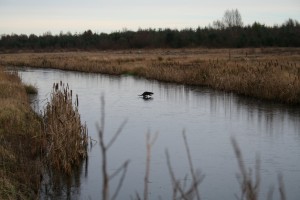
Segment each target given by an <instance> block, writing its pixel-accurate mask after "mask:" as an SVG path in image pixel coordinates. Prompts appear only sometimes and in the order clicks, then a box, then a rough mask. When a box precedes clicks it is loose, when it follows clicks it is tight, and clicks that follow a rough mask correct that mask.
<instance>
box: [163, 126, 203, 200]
mask: <svg viewBox="0 0 300 200" xmlns="http://www.w3.org/2000/svg"><path fill="white" fill-rule="evenodd" d="M183 139H184V143H185V148H186V151H187V156H188V161H189V166H190V172H191V176H192V183H191V185H190V186H189V187H188V188H187V189H186V188H185V184H184V185H182V184H181V183H180V181H179V180H178V179H176V177H175V173H174V171H173V169H172V164H171V158H170V155H169V152H168V150H166V152H165V154H166V158H167V166H168V169H169V173H170V177H171V182H172V186H173V195H172V199H173V200H176V199H184V200H191V199H194V198H195V197H196V198H197V199H198V200H199V199H200V195H199V191H198V187H199V185H200V183H201V182H202V181H203V179H204V175H201V173H200V172H199V171H198V173H195V172H194V167H193V164H192V159H191V154H190V150H189V147H188V143H187V139H186V135H185V132H184V131H183Z"/></svg>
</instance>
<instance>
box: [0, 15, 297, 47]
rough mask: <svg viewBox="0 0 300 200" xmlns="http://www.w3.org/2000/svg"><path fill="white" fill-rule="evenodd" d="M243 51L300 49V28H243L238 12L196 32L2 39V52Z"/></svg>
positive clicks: (293, 24)
mask: <svg viewBox="0 0 300 200" xmlns="http://www.w3.org/2000/svg"><path fill="white" fill-rule="evenodd" d="M190 47H206V48H243V47H300V24H299V22H298V21H297V20H293V19H288V20H287V21H286V22H284V23H283V24H281V25H274V26H266V25H264V24H261V23H259V22H254V23H253V24H252V25H247V26H243V22H242V18H241V15H240V14H239V12H238V10H227V11H226V12H225V14H224V17H223V19H222V20H217V21H214V22H213V24H212V25H209V26H207V27H204V28H201V27H198V28H196V29H192V28H190V29H182V30H177V29H169V28H166V29H151V28H149V29H139V30H137V31H130V30H126V29H124V30H122V31H116V32H112V33H93V32H92V31H91V30H87V31H84V32H83V33H80V34H72V33H70V32H68V33H62V32H61V33H60V34H58V35H52V34H51V33H50V32H46V33H44V34H43V35H40V36H37V35H34V34H31V35H29V36H28V35H25V34H20V35H17V34H11V35H2V36H1V39H0V51H2V52H3V51H8V50H33V51H49V50H59V49H62V50H110V49H111V50H115V49H132V48H135V49H142V48H190Z"/></svg>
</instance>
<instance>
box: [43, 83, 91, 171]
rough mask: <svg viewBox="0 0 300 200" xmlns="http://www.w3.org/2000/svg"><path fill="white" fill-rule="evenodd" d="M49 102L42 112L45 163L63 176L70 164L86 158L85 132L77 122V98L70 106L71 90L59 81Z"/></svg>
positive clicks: (70, 167)
mask: <svg viewBox="0 0 300 200" xmlns="http://www.w3.org/2000/svg"><path fill="white" fill-rule="evenodd" d="M50 98H51V99H50V101H49V102H48V103H47V106H46V108H45V110H44V117H43V118H44V125H45V135H46V139H47V141H48V148H47V158H48V159H47V161H48V162H49V164H50V165H51V166H52V167H54V169H59V170H62V171H64V172H65V173H67V174H70V173H71V169H72V166H73V165H78V164H79V163H80V161H81V160H82V159H84V158H86V157H87V145H88V131H87V127H86V124H82V123H81V119H80V114H79V112H78V105H79V102H78V96H77V95H76V99H75V100H74V103H73V94H72V90H70V89H69V86H68V84H67V85H65V84H63V83H62V82H60V83H54V84H53V91H52V94H51V97H50Z"/></svg>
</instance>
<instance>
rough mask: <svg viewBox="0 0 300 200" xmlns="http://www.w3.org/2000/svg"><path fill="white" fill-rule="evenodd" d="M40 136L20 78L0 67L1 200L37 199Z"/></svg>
mask: <svg viewBox="0 0 300 200" xmlns="http://www.w3.org/2000/svg"><path fill="white" fill-rule="evenodd" d="M41 133H42V127H41V121H40V118H39V117H38V116H37V115H36V114H35V113H34V112H33V111H32V109H31V108H30V105H29V101H28V98H27V94H26V89H25V87H24V85H22V84H21V80H20V78H19V76H18V75H17V74H16V73H5V72H4V71H3V69H2V68H1V67H0V199H37V197H38V193H39V187H40V175H41V161H40V159H38V155H39V150H40V146H39V145H40V144H41V142H40V138H41V137H40V136H41Z"/></svg>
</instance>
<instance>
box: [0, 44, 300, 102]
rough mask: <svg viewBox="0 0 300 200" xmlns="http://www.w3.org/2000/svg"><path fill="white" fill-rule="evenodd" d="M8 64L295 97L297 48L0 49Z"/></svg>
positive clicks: (298, 92) (299, 71) (299, 94)
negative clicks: (84, 50) (72, 50)
mask: <svg viewBox="0 0 300 200" xmlns="http://www.w3.org/2000/svg"><path fill="white" fill-rule="evenodd" d="M0 63H1V64H3V65H9V66H28V67H39V68H56V69H62V70H72V71H81V72H92V73H103V74H111V75H122V74H128V75H136V76H140V77H145V78H148V79H155V80H159V81H166V82H173V83H179V84H188V85H198V86H208V87H211V88H214V89H218V90H225V91H230V92H235V93H238V94H242V95H247V96H251V97H256V98H261V99H267V100H273V101H280V102H283V103H290V104H299V103H300V87H299V86H300V85H299V84H300V81H299V76H300V49H299V48H267V49H263V48H258V49H179V50H178V49H177V50H176V49H175V50H174V49H172V50H169V49H157V50H131V51H104V52H63V53H19V54H1V55H0Z"/></svg>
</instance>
